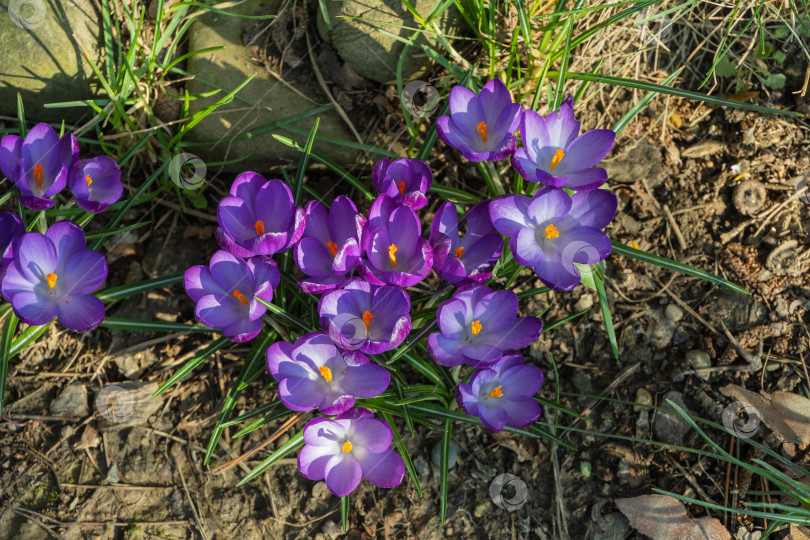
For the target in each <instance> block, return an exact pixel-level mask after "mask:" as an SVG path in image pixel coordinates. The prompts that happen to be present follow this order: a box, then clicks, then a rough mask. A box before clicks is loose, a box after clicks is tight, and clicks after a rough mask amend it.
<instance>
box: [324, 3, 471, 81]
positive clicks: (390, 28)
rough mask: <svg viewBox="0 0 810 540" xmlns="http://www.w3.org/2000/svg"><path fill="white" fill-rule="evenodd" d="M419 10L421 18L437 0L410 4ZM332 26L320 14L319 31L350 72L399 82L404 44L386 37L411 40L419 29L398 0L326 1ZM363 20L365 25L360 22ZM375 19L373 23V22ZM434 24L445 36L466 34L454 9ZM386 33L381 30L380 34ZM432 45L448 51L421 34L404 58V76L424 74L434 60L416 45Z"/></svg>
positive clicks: (433, 39) (377, 79) (372, 78)
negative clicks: (328, 25)
mask: <svg viewBox="0 0 810 540" xmlns="http://www.w3.org/2000/svg"><path fill="white" fill-rule="evenodd" d="M411 5H413V7H414V9H415V11H416V12H417V13H419V14H420V15H421V16H422V17H423V18H425V17H427V16H428V14H430V11H431V9H432V8H433V7H434V6H435V5H436V2H435V1H434V0H412V1H411ZM326 10H327V12H328V14H329V22H330V24H331V26H332V29H331V30H329V28H327V25H326V22H325V21H324V19H323V16H321V15H320V13H319V14H318V31H319V32H320V34H321V36H322V37H323V38H324V39H325V40H326V41H327V42H329V43H331V45H332V46H333V47H334V48H335V50H337V52H338V54H339V55H340V57H341V58H343V60H344V61H345V62H346V63H348V64H349V65H350V66H351V67H352V69H354V70H355V71H356V72H357V73H359V74H360V75H362V76H363V77H365V78H367V79H371V80H374V81H377V82H381V83H393V82H396V80H397V62H399V56H400V54H402V50H403V49H404V48H405V44H404V43H403V42H401V41H398V40H397V39H395V38H393V37H391V36H389V35H386V34H385V33H384V32H388V33H389V34H394V35H396V36H399V37H401V38H403V39H410V37H411V35H412V34H413V32H414V30H412V29H415V28H420V24H419V23H418V22H416V20H415V19H414V18H413V15H412V14H411V12H410V11H408V9H407V8H406V7H405V5H404V4H403V3H402V2H400V0H355V1H353V2H346V1H340V0H338V1H334V0H329V1H327V2H326ZM358 17H361V18H363V19H367V20H365V21H363V20H359V19H357V18H358ZM372 21H373V22H372ZM434 22H435V23H436V25H437V26H438V28H439V29H440V30H441V32H442V34H444V35H445V36H458V35H459V33H460V32H461V30H462V18H461V16H460V15H459V13H458V11H456V10H455V8H453V7H452V6H451V7H450V8H449V9H447V10H446V11H445V12H444V13H442V15H440V16H439V17H438V18H437V19H434ZM381 30H382V31H384V32H382V31H381ZM428 44H429V45H430V46H431V47H433V48H434V49H437V50H439V51H442V52H444V49H443V48H442V46H441V45H439V44H438V42H437V40H436V39H435V38H434V37H432V36H429V35H428V34H426V33H422V34H421V35H420V37H419V38H418V39H417V40H416V45H417V46H416V47H412V48H411V49H410V50H409V52H408V53H407V54H406V55H405V60H404V61H403V63H402V78H403V79H404V80H408V79H411V78H412V77H414V76H415V75H418V74H419V73H422V72H423V71H425V70H426V69H427V68H428V66H429V65H430V60H429V59H428V57H427V55H426V54H425V53H424V51H423V50H422V49H421V48H419V47H418V45H428Z"/></svg>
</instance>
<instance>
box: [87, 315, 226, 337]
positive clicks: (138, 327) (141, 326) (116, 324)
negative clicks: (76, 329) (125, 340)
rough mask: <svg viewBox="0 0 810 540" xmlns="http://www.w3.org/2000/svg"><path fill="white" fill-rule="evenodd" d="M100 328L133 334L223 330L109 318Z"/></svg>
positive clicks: (219, 331)
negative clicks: (127, 331) (126, 331)
mask: <svg viewBox="0 0 810 540" xmlns="http://www.w3.org/2000/svg"><path fill="white" fill-rule="evenodd" d="M100 326H102V327H104V328H110V329H112V330H129V331H132V332H189V333H195V334H219V333H221V332H222V330H219V329H217V328H208V327H207V326H203V325H202V324H184V323H173V322H168V321H150V320H147V319H122V318H118V317H107V318H106V319H104V320H103V321H102V322H101V324H100Z"/></svg>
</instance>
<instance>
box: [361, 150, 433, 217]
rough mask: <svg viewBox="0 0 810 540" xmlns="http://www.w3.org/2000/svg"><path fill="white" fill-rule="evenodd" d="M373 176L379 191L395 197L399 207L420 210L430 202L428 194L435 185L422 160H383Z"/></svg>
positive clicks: (375, 167)
mask: <svg viewBox="0 0 810 540" xmlns="http://www.w3.org/2000/svg"><path fill="white" fill-rule="evenodd" d="M371 176H372V178H373V180H374V187H375V188H376V189H377V191H378V192H380V193H384V194H386V195H388V196H390V197H393V198H394V201H395V202H396V203H397V204H398V205H403V206H409V207H411V208H412V209H414V210H419V209H420V208H423V207H424V206H425V205H426V204H427V202H428V199H427V195H426V194H427V191H428V189H430V186H431V184H433V173H432V172H431V171H430V167H428V164H427V163H425V162H424V161H422V160H421V159H405V158H402V159H395V160H394V161H388V160H387V159H381V160H380V161H378V162H377V163H376V164H375V165H374V170H373V171H372V173H371Z"/></svg>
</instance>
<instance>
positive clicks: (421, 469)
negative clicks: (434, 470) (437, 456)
mask: <svg viewBox="0 0 810 540" xmlns="http://www.w3.org/2000/svg"><path fill="white" fill-rule="evenodd" d="M413 468H414V469H416V474H418V475H419V476H421V477H422V478H427V477H428V476H429V475H430V466H429V465H428V462H427V461H426V460H425V458H423V457H422V456H416V458H415V459H414V460H413Z"/></svg>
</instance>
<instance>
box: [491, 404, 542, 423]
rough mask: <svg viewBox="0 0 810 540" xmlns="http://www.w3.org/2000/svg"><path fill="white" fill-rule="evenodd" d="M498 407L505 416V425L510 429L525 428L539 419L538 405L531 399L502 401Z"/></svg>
mask: <svg viewBox="0 0 810 540" xmlns="http://www.w3.org/2000/svg"><path fill="white" fill-rule="evenodd" d="M499 405H500V407H501V410H502V411H504V412H505V413H506V415H507V420H506V424H507V425H510V426H512V427H525V426H528V425H529V424H533V423H534V422H536V421H537V419H538V418H540V412H541V410H540V405H539V404H538V403H537V402H536V401H535V400H534V399H532V398H527V399H519V400H510V399H504V401H503V402H501V403H499Z"/></svg>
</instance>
